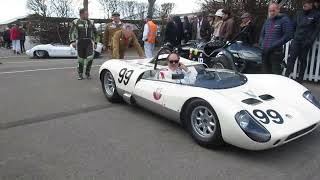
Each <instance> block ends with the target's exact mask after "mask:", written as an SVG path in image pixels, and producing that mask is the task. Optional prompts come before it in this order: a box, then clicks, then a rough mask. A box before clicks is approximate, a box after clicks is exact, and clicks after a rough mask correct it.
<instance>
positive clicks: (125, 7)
mask: <svg viewBox="0 0 320 180" xmlns="http://www.w3.org/2000/svg"><path fill="white" fill-rule="evenodd" d="M136 4H137V2H136V1H120V3H119V10H120V13H121V14H122V15H123V17H124V18H125V17H131V16H134V15H136V7H137V5H136Z"/></svg>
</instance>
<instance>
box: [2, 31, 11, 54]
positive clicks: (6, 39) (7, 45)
mask: <svg viewBox="0 0 320 180" xmlns="http://www.w3.org/2000/svg"><path fill="white" fill-rule="evenodd" d="M3 41H4V46H5V48H7V49H10V46H11V40H10V29H9V28H6V30H5V31H4V32H3Z"/></svg>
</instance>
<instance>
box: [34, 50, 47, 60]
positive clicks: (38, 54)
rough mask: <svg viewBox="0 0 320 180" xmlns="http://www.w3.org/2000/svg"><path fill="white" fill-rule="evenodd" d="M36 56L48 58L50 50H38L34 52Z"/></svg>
mask: <svg viewBox="0 0 320 180" xmlns="http://www.w3.org/2000/svg"><path fill="white" fill-rule="evenodd" d="M34 56H35V57H36V58H46V57H48V56H49V55H48V52H47V51H44V50H37V51H35V52H34Z"/></svg>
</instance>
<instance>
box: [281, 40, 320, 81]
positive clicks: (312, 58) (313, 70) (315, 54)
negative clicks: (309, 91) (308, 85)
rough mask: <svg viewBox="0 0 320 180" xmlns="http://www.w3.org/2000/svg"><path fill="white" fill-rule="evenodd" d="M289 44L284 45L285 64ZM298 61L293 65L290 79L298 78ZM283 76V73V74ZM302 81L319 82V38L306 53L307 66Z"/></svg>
mask: <svg viewBox="0 0 320 180" xmlns="http://www.w3.org/2000/svg"><path fill="white" fill-rule="evenodd" d="M289 47H290V42H288V43H287V44H286V45H285V59H284V60H285V62H287V59H288V56H289ZM297 67H298V61H296V63H295V65H294V70H293V73H292V74H291V75H290V77H291V78H293V79H296V78H297V77H298V76H299V72H298V69H297ZM283 74H284V72H283ZM303 80H308V81H314V82H318V81H319V80H320V37H319V38H318V39H317V40H316V41H315V42H314V44H313V46H312V48H311V50H310V51H309V53H308V65H307V68H306V71H305V73H304V77H303Z"/></svg>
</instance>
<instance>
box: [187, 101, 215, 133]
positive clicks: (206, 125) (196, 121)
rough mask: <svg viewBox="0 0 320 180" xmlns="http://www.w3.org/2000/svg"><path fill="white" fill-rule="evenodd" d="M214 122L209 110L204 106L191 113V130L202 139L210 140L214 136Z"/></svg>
mask: <svg viewBox="0 0 320 180" xmlns="http://www.w3.org/2000/svg"><path fill="white" fill-rule="evenodd" d="M216 121H217V120H216V118H215V116H214V115H213V113H212V112H211V110H210V109H209V108H207V107H205V106H198V107H196V108H195V109H194V110H193V111H192V113H191V125H192V128H193V130H194V131H195V132H196V133H197V134H198V135H199V136H201V137H203V138H210V137H212V136H213V135H214V134H215V131H216Z"/></svg>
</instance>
